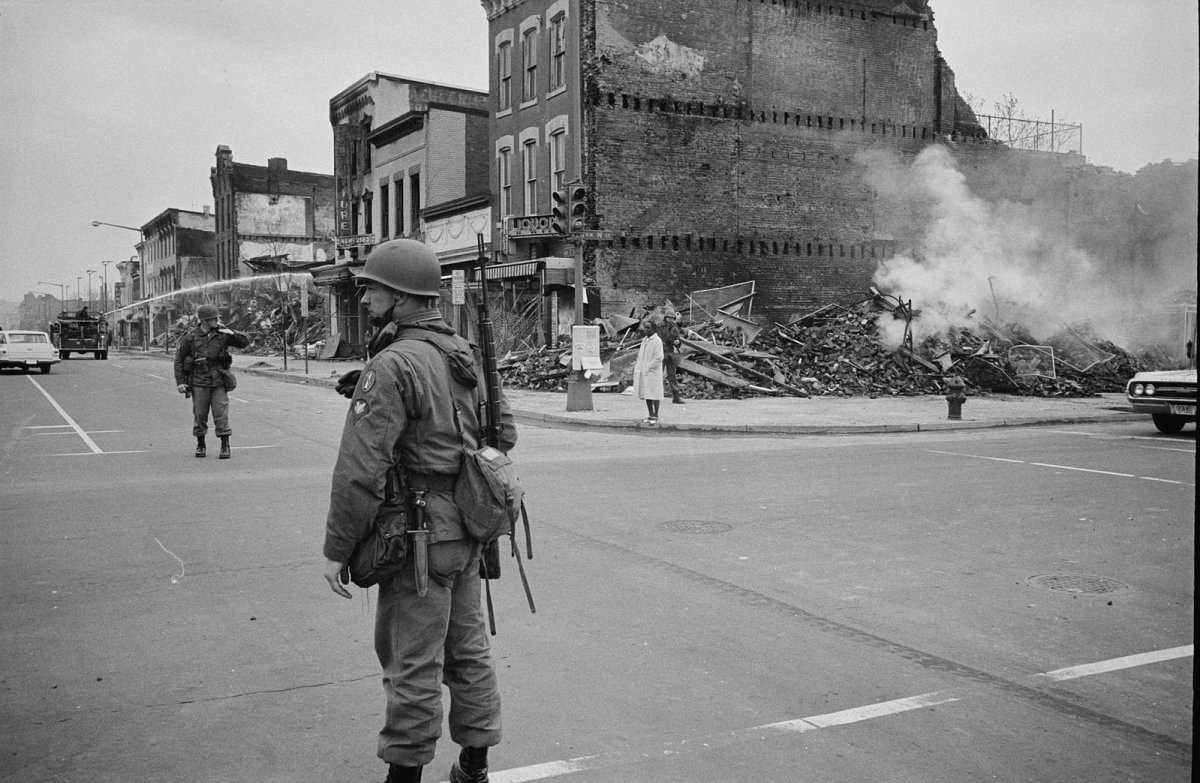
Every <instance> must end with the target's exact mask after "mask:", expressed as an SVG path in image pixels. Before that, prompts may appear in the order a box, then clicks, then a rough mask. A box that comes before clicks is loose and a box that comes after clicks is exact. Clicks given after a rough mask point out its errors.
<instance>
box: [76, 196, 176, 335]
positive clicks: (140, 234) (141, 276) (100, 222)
mask: <svg viewBox="0 0 1200 783" xmlns="http://www.w3.org/2000/svg"><path fill="white" fill-rule="evenodd" d="M97 226H112V227H113V228H123V229H125V230H126V231H136V232H137V233H138V237H139V238H140V239H141V240H142V242H143V243H144V242H145V241H146V235H145V233H143V232H142V230H141V229H140V228H134V227H133V226H123V225H121V224H120V223H108V222H105V221H103V220H93V221H92V228H96V227H97ZM139 254H140V250H139ZM133 258H139V256H130V259H131V260H132V259H133ZM104 263H105V264H107V263H108V262H107V261H105V262H104ZM107 271H108V268H107V267H105V272H107ZM138 280H139V286H138V288H139V294H141V296H140V297H139V298H141V299H145V298H146V276H145V270H144V269H143V270H139V273H138ZM104 286H105V296H107V295H108V293H107V288H108V282H107V278H106V280H105V284H104ZM105 309H106V310H107V309H108V308H107V307H106V308H105ZM152 317H153V316H152V315H151V313H150V305H148V304H147V305H146V321H145V324H144V326H143V328H142V349H143V350H146V351H149V350H150V335H149V332H150V324H151V318H152ZM164 343H165V341H164Z"/></svg>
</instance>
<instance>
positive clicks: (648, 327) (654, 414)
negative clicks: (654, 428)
mask: <svg viewBox="0 0 1200 783" xmlns="http://www.w3.org/2000/svg"><path fill="white" fill-rule="evenodd" d="M641 330H642V335H643V337H642V347H641V348H639V349H638V356H637V363H636V364H635V365H634V366H633V393H634V394H636V395H637V397H638V399H639V400H645V401H646V411H647V412H648V413H649V415H648V416H647V417H646V418H645V419H642V423H644V424H650V425H654V424H658V405H659V403H660V402H662V398H663V344H662V338H660V337H659V336H658V330H657V329H656V328H655V326H654V322H653V321H651V320H650V319H649V318H647V319H646V320H644V321H642V325H641Z"/></svg>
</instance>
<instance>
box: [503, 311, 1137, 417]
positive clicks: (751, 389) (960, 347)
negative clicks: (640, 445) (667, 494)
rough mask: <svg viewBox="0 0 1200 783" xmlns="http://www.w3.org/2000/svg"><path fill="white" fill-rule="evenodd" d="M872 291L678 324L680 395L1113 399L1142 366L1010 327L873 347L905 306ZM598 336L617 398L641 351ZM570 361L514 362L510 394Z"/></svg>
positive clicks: (1105, 350) (604, 385) (608, 387)
mask: <svg viewBox="0 0 1200 783" xmlns="http://www.w3.org/2000/svg"><path fill="white" fill-rule="evenodd" d="M872 294H873V295H868V298H866V299H860V301H858V302H857V303H855V304H850V305H846V306H843V305H838V306H835V307H830V308H826V309H823V310H821V311H818V312H817V313H816V314H813V316H810V317H806V318H803V319H799V320H798V321H795V322H793V323H791V324H788V325H784V324H775V325H774V326H772V327H770V328H763V329H750V330H747V329H746V328H745V327H744V326H743V324H744V323H745V321H744V319H727V318H723V317H718V318H714V319H706V320H701V321H699V322H694V323H685V325H684V326H683V328H682V330H681V331H682V334H683V362H682V364H681V365H680V372H679V374H678V377H679V381H680V386H681V391H682V393H683V395H684V396H685V397H688V398H691V399H726V398H736V397H745V396H757V395H778V396H795V397H809V396H841V397H850V396H867V397H878V396H883V395H891V396H916V395H922V394H944V393H945V392H946V384H945V380H946V378H948V377H949V376H959V377H961V378H963V379H964V380H965V381H966V385H967V388H968V390H969V393H971V394H980V393H989V392H1003V393H1014V394H1022V395H1029V396H1040V397H1079V396H1093V395H1095V394H1097V393H1100V392H1120V391H1122V390H1123V389H1124V384H1125V381H1126V380H1128V378H1130V377H1131V376H1132V375H1133V374H1134V373H1136V372H1137V371H1138V370H1140V369H1142V367H1141V365H1140V362H1139V361H1138V360H1137V359H1136V358H1135V357H1134V356H1132V355H1131V354H1129V353H1127V352H1126V351H1124V350H1122V349H1121V348H1119V347H1118V346H1116V345H1113V344H1112V343H1108V342H1104V341H1100V340H1095V339H1092V338H1089V337H1086V336H1081V335H1079V334H1077V333H1074V332H1071V331H1069V330H1068V331H1066V332H1064V333H1063V334H1061V335H1056V336H1054V337H1053V338H1050V339H1047V340H1046V341H1044V342H1039V341H1038V340H1036V339H1034V337H1033V336H1032V335H1029V334H1027V333H1024V332H1023V330H1021V329H1020V328H1019V327H1017V326H1011V325H1010V326H1005V327H997V326H995V325H991V324H988V323H985V322H982V321H981V322H980V323H979V325H978V327H977V328H975V329H965V328H958V329H953V330H951V331H950V332H949V334H948V335H946V336H944V337H941V338H936V339H927V340H924V341H921V342H919V343H918V344H916V345H909V344H905V345H902V346H901V347H900V348H899V349H896V350H893V349H890V348H888V347H885V346H884V345H883V344H882V343H881V342H880V341H879V339H878V332H879V321H880V319H893V318H905V317H909V313H911V308H909V309H907V310H906V308H904V307H897V306H896V302H895V300H889V299H888V298H887V297H884V296H882V295H880V294H879V293H878V292H877V291H875V292H872ZM651 317H652V316H651ZM624 320H630V319H624ZM684 320H685V321H686V320H687V319H686V318H685V319H684ZM596 323H601V322H599V321H597V322H596ZM601 335H602V336H601V361H602V362H603V364H604V372H603V373H602V374H601V376H600V377H599V379H598V380H597V379H593V388H594V389H595V390H596V391H621V390H623V389H624V388H626V387H627V386H628V385H629V383H630V380H631V377H632V369H633V363H634V360H635V358H636V355H637V349H638V346H639V345H640V342H641V340H640V337H638V335H637V331H636V322H635V323H634V324H632V325H629V326H626V327H624V328H622V329H619V330H615V329H612V328H611V324H607V325H605V328H604V329H602V330H601ZM570 358H571V352H570V349H569V348H562V349H547V348H542V349H539V350H537V351H525V352H521V353H510V354H509V355H507V356H505V357H504V358H503V360H502V361H501V362H500V363H499V368H500V372H501V375H502V376H503V378H504V382H505V384H506V385H507V386H509V387H511V388H519V389H538V390H564V389H565V388H566V384H567V379H568V377H569V376H570Z"/></svg>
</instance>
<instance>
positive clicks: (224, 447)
mask: <svg viewBox="0 0 1200 783" xmlns="http://www.w3.org/2000/svg"><path fill="white" fill-rule="evenodd" d="M217 458H218V459H229V436H228V435H222V436H221V454H220V455H219V456H218V457H217Z"/></svg>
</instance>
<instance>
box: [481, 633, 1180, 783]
mask: <svg viewBox="0 0 1200 783" xmlns="http://www.w3.org/2000/svg"><path fill="white" fill-rule="evenodd" d="M1194 647H1195V646H1194V645H1191V644H1188V645H1183V646H1181V647H1172V648H1170V649H1167V650H1153V651H1151V652H1146V653H1139V654H1136V655H1126V656H1123V657H1121V658H1111V659H1109V660H1107V661H1097V662H1095V663H1087V664H1082V665H1080V666H1069V667H1067V668H1064V669H1055V670H1053V671H1049V672H1042V673H1040V674H1035V675H1033V676H1032V677H1030V678H1028V679H1030V680H1034V681H1037V680H1051V681H1054V682H1061V681H1064V680H1074V679H1079V678H1081V677H1090V676H1092V675H1096V674H1105V673H1108V672H1114V671H1120V670H1123V669H1132V668H1135V667H1138V666H1147V665H1149V664H1153V663H1161V662H1163V661H1170V660H1176V659H1179V658H1187V657H1191V656H1193V655H1194V654H1195V651H1194ZM968 690H972V691H976V692H978V688H976V687H973V686H964V687H963V688H956V689H952V690H948V691H934V692H932V693H923V694H921V695H919V696H909V697H907V698H903V699H893V700H891V701H884V702H877V703H875V704H867V705H864V706H861V707H853V708H851V709H848V710H840V711H838V712H829V713H825V714H823V715H812V716H810V717H807V718H797V719H795V720H787V721H780V722H778V723H766V724H763V725H761V726H754V727H751V728H748V729H737V730H735V731H732V732H729V733H726V734H721V735H719V736H714V737H709V738H707V739H690V740H682V741H678V742H673V743H669V744H668V746H667V747H666V748H665V749H661V750H659V753H658V754H657V755H655V754H654V753H652V752H645V753H638V752H635V751H624V752H622V751H618V752H615V753H610V754H606V755H592V756H576V757H575V758H570V759H563V760H560V761H547V762H543V763H540V764H531V765H529V766H526V767H515V768H513V769H505V770H493V771H490V772H489V775H490V780H492V781H493V783H529V781H535V780H546V779H548V778H557V777H563V776H566V775H570V774H572V773H575V772H587V771H592V770H600V769H612V768H614V767H619V766H624V765H627V764H636V763H639V762H644V761H650V760H653V759H655V758H664V757H667V756H672V755H678V754H679V753H681V752H683V751H684V750H688V749H693V748H695V749H699V750H707V749H711V748H715V747H719V746H722V745H729V744H731V743H734V742H740V741H748V740H752V739H761V738H762V736H763V734H765V733H766V734H769V733H784V732H789V733H790V732H797V733H803V732H809V731H818V730H820V729H825V728H832V727H835V726H848V725H852V724H855V723H862V722H863V721H868V720H872V719H874V718H881V717H887V716H889V715H898V714H901V713H905V712H911V711H912V710H919V709H925V708H928V707H935V706H938V705H941V704H949V703H953V702H957V701H962V700H963V699H964V698H965V695H958V696H956V695H953V694H954V693H962V694H965V692H966V691H968Z"/></svg>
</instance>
